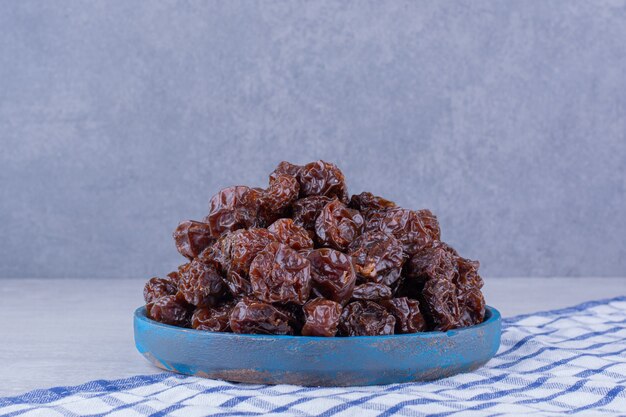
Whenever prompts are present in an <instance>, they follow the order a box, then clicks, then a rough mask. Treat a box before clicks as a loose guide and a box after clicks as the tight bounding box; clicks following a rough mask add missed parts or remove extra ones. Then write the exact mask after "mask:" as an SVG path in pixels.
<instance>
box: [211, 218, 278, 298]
mask: <svg viewBox="0 0 626 417" xmlns="http://www.w3.org/2000/svg"><path fill="white" fill-rule="evenodd" d="M275 241H276V236H274V234H272V233H271V232H269V231H268V230H267V229H261V228H251V229H246V230H244V229H240V230H236V231H234V232H230V233H227V234H225V235H224V236H222V237H221V238H220V239H219V240H218V241H217V243H215V245H214V246H213V247H212V248H211V249H210V250H209V249H207V250H205V251H204V252H202V254H201V255H200V258H199V259H200V260H201V261H202V262H205V263H209V264H211V263H212V264H216V265H218V269H219V271H220V272H221V274H222V276H223V279H224V283H225V284H226V286H227V287H228V289H229V291H230V293H231V294H232V295H233V296H235V297H239V296H243V295H248V294H249V293H250V291H251V288H250V282H249V280H248V274H249V272H250V264H251V263H252V261H253V260H254V258H255V257H256V255H257V254H258V253H259V252H261V251H262V250H263V249H265V247H266V246H267V245H268V244H270V243H272V242H275Z"/></svg>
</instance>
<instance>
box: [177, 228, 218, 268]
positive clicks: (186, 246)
mask: <svg viewBox="0 0 626 417" xmlns="http://www.w3.org/2000/svg"><path fill="white" fill-rule="evenodd" d="M173 237H174V241H175V242H176V249H178V252H179V253H180V254H181V255H183V256H184V257H186V258H188V259H189V260H192V259H193V258H195V257H196V256H198V255H199V254H200V252H202V251H203V250H204V249H205V248H206V247H207V246H210V245H211V244H213V242H215V239H214V238H213V236H212V235H211V228H210V227H209V225H208V224H206V223H201V222H196V221H193V220H185V221H184V222H181V223H180V224H179V225H178V227H177V228H176V230H174V234H173Z"/></svg>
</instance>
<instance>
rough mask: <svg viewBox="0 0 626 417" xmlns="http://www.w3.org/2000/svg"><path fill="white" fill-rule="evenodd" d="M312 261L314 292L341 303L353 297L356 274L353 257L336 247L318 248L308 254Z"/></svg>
mask: <svg viewBox="0 0 626 417" xmlns="http://www.w3.org/2000/svg"><path fill="white" fill-rule="evenodd" d="M308 259H309V261H310V262H311V278H312V280H313V292H314V293H315V294H316V295H318V296H320V297H324V298H328V299H329V300H332V301H336V302H338V303H340V304H342V305H343V304H345V303H347V302H348V301H349V300H350V298H351V297H352V291H353V290H354V284H355V282H356V274H355V272H354V268H353V266H352V258H351V257H350V256H348V255H346V254H345V253H342V252H339V251H337V250H334V249H328V248H323V249H316V250H314V251H311V252H310V253H309V255H308Z"/></svg>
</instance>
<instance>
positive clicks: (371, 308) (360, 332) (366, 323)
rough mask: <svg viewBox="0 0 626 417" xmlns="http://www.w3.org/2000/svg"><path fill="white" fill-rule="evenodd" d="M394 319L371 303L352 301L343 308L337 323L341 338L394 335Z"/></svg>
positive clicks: (381, 308)
mask: <svg viewBox="0 0 626 417" xmlns="http://www.w3.org/2000/svg"><path fill="white" fill-rule="evenodd" d="M395 325H396V319H395V318H394V317H393V316H392V315H391V314H390V313H389V312H388V311H387V310H385V309H384V308H383V307H381V306H380V305H378V304H376V303H375V302H373V301H354V302H352V303H350V304H348V305H347V306H345V307H344V309H343V313H342V314H341V319H340V321H339V334H340V335H341V336H381V335H390V334H394V328H395Z"/></svg>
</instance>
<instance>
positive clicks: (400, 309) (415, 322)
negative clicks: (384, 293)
mask: <svg viewBox="0 0 626 417" xmlns="http://www.w3.org/2000/svg"><path fill="white" fill-rule="evenodd" d="M379 303H380V305H381V306H383V307H385V308H386V309H387V311H388V312H389V313H391V314H392V315H393V316H394V317H395V319H396V328H395V333H396V334H403V333H417V332H424V331H426V330H427V326H426V321H425V320H424V317H423V316H422V313H421V312H420V308H419V302H418V301H417V300H411V299H409V298H406V297H400V298H393V299H391V300H381V301H379Z"/></svg>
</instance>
